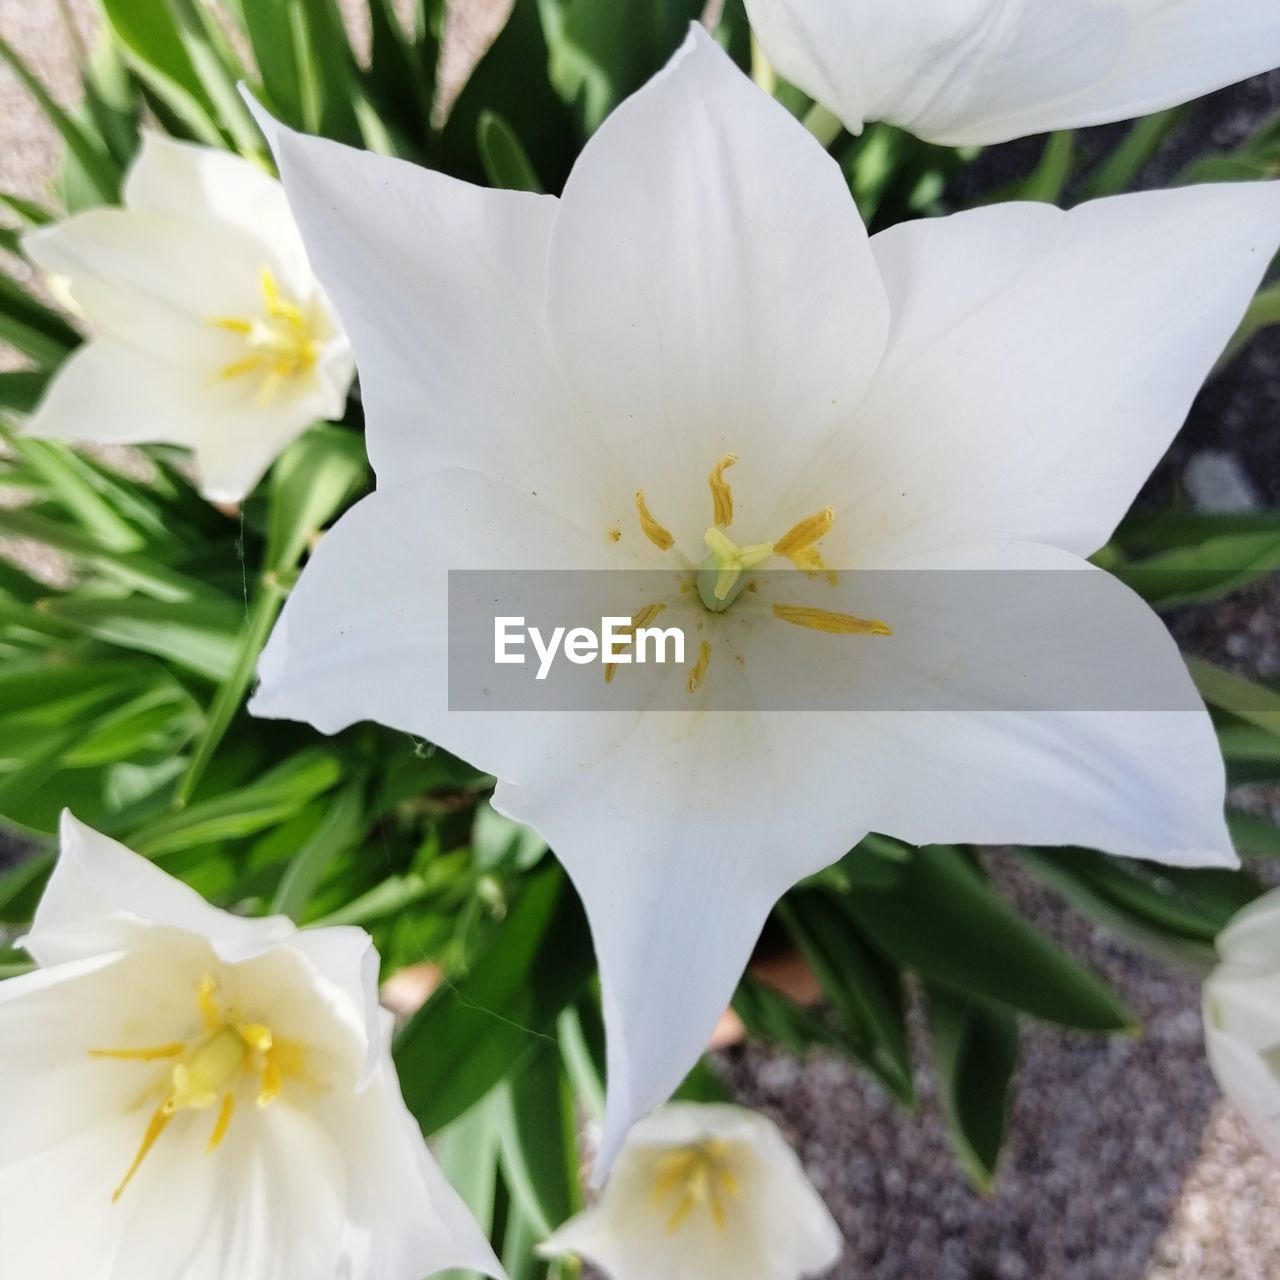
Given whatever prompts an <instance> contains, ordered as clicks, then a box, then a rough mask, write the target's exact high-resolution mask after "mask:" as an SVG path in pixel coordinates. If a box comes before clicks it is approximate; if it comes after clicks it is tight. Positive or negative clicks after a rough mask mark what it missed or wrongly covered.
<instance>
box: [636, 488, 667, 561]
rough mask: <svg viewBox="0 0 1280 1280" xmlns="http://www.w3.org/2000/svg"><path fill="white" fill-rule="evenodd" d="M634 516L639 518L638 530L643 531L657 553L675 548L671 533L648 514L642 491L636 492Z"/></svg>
mask: <svg viewBox="0 0 1280 1280" xmlns="http://www.w3.org/2000/svg"><path fill="white" fill-rule="evenodd" d="M636 514H637V515H639V517H640V528H641V529H642V530H644V536H645V537H646V538H648V539H649V541H650V542H652V543H653V545H654V546H655V547H657V548H658V550H659V551H670V550H671V548H672V547H673V546H675V541H676V540H675V538H673V537H672V536H671V531H670V530H669V529H667V528H664V527H663V526H662V525H660V524H659V523H658V522H657V521H656V520H655V519H654V518H653V516H652V514H651V513H650V511H649V507H648V504H647V503H646V502H645V500H644V490H643V489H637V490H636Z"/></svg>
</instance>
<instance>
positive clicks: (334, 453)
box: [264, 424, 369, 573]
mask: <svg viewBox="0 0 1280 1280" xmlns="http://www.w3.org/2000/svg"><path fill="white" fill-rule="evenodd" d="M368 477H369V464H368V462H367V461H366V460H365V453H364V444H363V442H362V440H361V438H360V436H358V435H356V434H355V433H354V432H352V431H345V430H343V429H341V428H339V427H333V426H328V425H324V424H318V425H316V426H314V427H312V428H311V430H310V431H307V432H306V433H305V434H304V435H302V436H301V437H300V438H299V439H298V440H297V441H296V442H295V443H294V444H292V445H290V446H289V448H288V449H286V450H285V452H284V453H283V454H282V455H281V456H280V457H279V458H278V459H277V460H276V463H275V466H274V467H273V468H272V471H271V520H270V524H269V526H268V530H267V550H266V556H265V558H264V564H265V566H266V570H267V572H268V573H287V572H288V571H289V570H291V569H293V568H294V567H295V566H296V565H297V563H298V561H299V560H300V559H301V558H302V554H303V552H304V551H306V550H307V548H308V546H309V545H310V543H311V540H312V539H313V538H314V537H315V536H316V534H318V533H319V532H320V530H321V529H323V528H324V526H325V525H327V524H328V523H329V521H330V520H332V519H333V517H334V516H335V515H336V514H337V513H338V511H340V510H341V509H342V507H343V505H344V504H345V503H346V502H347V501H348V500H349V499H350V498H351V497H352V496H353V495H354V494H356V493H358V492H360V491H361V490H362V489H363V488H364V487H365V486H366V485H367V483H368Z"/></svg>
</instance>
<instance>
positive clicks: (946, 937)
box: [842, 845, 1133, 1031]
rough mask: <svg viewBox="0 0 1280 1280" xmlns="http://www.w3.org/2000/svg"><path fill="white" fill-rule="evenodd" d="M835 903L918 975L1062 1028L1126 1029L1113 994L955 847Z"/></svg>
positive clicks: (922, 856) (929, 852) (929, 850)
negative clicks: (887, 885)
mask: <svg viewBox="0 0 1280 1280" xmlns="http://www.w3.org/2000/svg"><path fill="white" fill-rule="evenodd" d="M842 901H843V903H844V906H845V909H846V910H847V911H848V913H849V915H850V916H851V917H852V919H853V920H854V921H855V922H856V923H857V924H858V926H859V927H860V928H861V930H862V931H863V932H864V933H865V934H866V936H867V937H868V938H870V939H871V941H872V942H873V943H875V945H876V946H877V947H879V948H880V950H882V951H884V952H885V953H887V954H888V955H890V956H892V957H893V958H894V959H895V960H897V961H898V962H899V963H900V964H903V965H905V966H906V967H908V968H910V969H914V970H915V971H916V972H918V973H919V974H920V975H921V976H922V977H925V978H929V979H932V980H934V981H936V982H940V983H943V984H945V985H946V986H949V987H953V988H957V989H959V990H961V991H964V992H967V993H969V994H971V995H974V996H978V997H981V998H982V999H985V1000H991V1001H995V1002H997V1003H999V1004H1004V1005H1008V1006H1010V1007H1011V1008H1014V1009H1020V1010H1022V1011H1024V1012H1026V1013H1030V1014H1032V1015H1033V1016H1035V1017H1037V1018H1043V1019H1045V1020H1046V1021H1049V1022H1057V1023H1060V1024H1061V1025H1063V1026H1068V1027H1078V1028H1081V1029H1082V1030H1086V1031H1119V1030H1127V1029H1130V1028H1131V1027H1132V1026H1133V1019H1132V1016H1131V1015H1130V1014H1129V1012H1128V1010H1126V1009H1125V1007H1124V1005H1123V1003H1122V1002H1121V1001H1120V998H1119V997H1118V996H1117V995H1116V994H1115V993H1114V992H1113V991H1111V990H1110V989H1109V988H1108V987H1107V986H1105V985H1104V984H1103V983H1102V982H1101V981H1100V980H1099V979H1098V978H1096V977H1094V976H1093V975H1092V974H1091V973H1089V972H1088V970H1086V969H1084V968H1083V967H1082V966H1081V965H1079V964H1078V963H1077V962H1076V961H1075V960H1073V959H1072V958H1071V957H1070V956H1069V955H1067V953H1066V952H1065V951H1062V950H1061V949H1060V948H1059V947H1057V946H1056V945H1055V944H1054V943H1052V942H1051V941H1050V940H1049V939H1048V938H1046V937H1045V936H1044V934H1042V933H1041V932H1040V931H1039V930H1038V929H1036V928H1035V926H1034V925H1032V924H1031V923H1030V922H1028V921H1027V920H1026V919H1025V918H1024V917H1023V916H1022V915H1021V914H1020V913H1019V912H1018V911H1016V910H1015V909H1014V908H1013V907H1011V906H1010V905H1009V904H1008V903H1007V902H1005V901H1004V899H1002V898H1000V897H999V896H997V894H996V893H995V892H994V891H993V890H992V889H991V888H990V887H989V886H988V885H987V883H986V882H985V880H983V878H982V877H981V876H980V875H979V874H978V873H977V871H975V870H974V868H973V867H972V866H971V865H970V863H969V862H968V861H967V860H966V859H965V857H964V856H963V855H962V854H961V852H960V851H959V850H958V849H954V848H951V847H949V846H945V845H929V846H926V847H925V848H922V849H918V850H916V851H915V853H914V854H913V856H912V858H911V860H910V862H909V863H907V864H906V866H905V867H904V868H903V874H902V879H901V881H900V882H899V884H898V886H897V887H896V888H895V889H893V890H891V891H889V892H876V891H874V890H863V891H861V892H854V893H850V894H848V895H846V896H845V897H844V898H843V899H842Z"/></svg>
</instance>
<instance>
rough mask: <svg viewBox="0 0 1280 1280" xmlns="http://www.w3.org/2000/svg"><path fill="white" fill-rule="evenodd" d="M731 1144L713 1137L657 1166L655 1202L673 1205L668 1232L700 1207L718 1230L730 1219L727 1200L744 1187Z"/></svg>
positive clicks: (669, 1156)
mask: <svg viewBox="0 0 1280 1280" xmlns="http://www.w3.org/2000/svg"><path fill="white" fill-rule="evenodd" d="M730 1151H731V1148H730V1145H729V1143H727V1142H725V1141H724V1140H723V1139H720V1138H712V1139H710V1140H708V1141H706V1142H700V1143H697V1144H696V1145H694V1146H691V1147H681V1148H680V1149H679V1150H678V1151H672V1152H669V1153H668V1154H667V1155H664V1156H662V1157H661V1158H660V1159H659V1160H658V1161H657V1162H656V1163H655V1164H654V1166H653V1202H654V1204H656V1205H661V1206H664V1207H665V1206H666V1205H668V1204H670V1205H671V1206H672V1210H671V1216H670V1217H669V1218H668V1219H667V1231H668V1232H672V1233H674V1232H676V1231H678V1230H679V1229H680V1227H681V1226H682V1225H683V1224H684V1223H685V1221H686V1220H687V1219H688V1218H689V1216H690V1215H691V1214H692V1213H693V1212H694V1211H695V1210H696V1209H700V1208H703V1207H704V1206H705V1208H706V1209H707V1210H708V1212H709V1213H710V1214H711V1221H712V1222H713V1223H715V1226H716V1229H717V1230H718V1231H723V1230H724V1228H725V1224H726V1222H727V1220H728V1215H727V1213H726V1211H725V1201H726V1200H727V1199H730V1200H731V1199H734V1198H735V1197H737V1196H738V1194H739V1193H740V1191H741V1188H740V1186H739V1184H738V1179H737V1177H736V1175H735V1174H734V1172H733V1169H732V1168H731V1167H730V1162H729V1155H730Z"/></svg>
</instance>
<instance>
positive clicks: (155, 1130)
mask: <svg viewBox="0 0 1280 1280" xmlns="http://www.w3.org/2000/svg"><path fill="white" fill-rule="evenodd" d="M166 1101H167V1100H166ZM165 1107H166V1103H161V1104H160V1106H159V1108H158V1109H157V1110H156V1112H155V1114H154V1115H153V1116H152V1117H151V1121H150V1123H149V1124H148V1125H147V1131H146V1133H145V1134H143V1136H142V1145H141V1146H140V1147H139V1148H138V1154H137V1155H136V1156H134V1158H133V1163H132V1164H131V1165H130V1166H129V1172H128V1173H126V1174H125V1175H124V1181H123V1182H121V1183H120V1185H119V1186H118V1187H117V1188H116V1189H115V1190H114V1191H113V1192H112V1193H111V1203H112V1204H116V1203H117V1202H118V1201H119V1199H120V1197H121V1196H122V1195H124V1191H125V1188H126V1187H127V1186H128V1185H129V1183H131V1182H132V1181H133V1175H134V1174H135V1173H137V1172H138V1170H139V1169H141V1168H142V1162H143V1161H144V1160H145V1159H146V1158H147V1156H148V1155H149V1154H150V1153H151V1148H152V1147H154V1146H155V1145H156V1142H157V1141H158V1140H159V1138H160V1135H161V1134H162V1133H163V1132H164V1131H165V1130H166V1129H167V1128H168V1127H169V1122H170V1120H172V1119H173V1112H172V1111H169V1110H166V1109H165Z"/></svg>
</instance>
